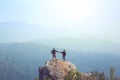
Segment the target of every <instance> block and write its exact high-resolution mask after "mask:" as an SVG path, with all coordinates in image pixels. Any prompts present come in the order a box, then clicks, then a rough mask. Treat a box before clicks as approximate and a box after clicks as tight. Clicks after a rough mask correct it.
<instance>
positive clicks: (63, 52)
mask: <svg viewBox="0 0 120 80" xmlns="http://www.w3.org/2000/svg"><path fill="white" fill-rule="evenodd" d="M60 53H62V60H64V61H65V56H66V51H65V50H63V51H62V52H60Z"/></svg>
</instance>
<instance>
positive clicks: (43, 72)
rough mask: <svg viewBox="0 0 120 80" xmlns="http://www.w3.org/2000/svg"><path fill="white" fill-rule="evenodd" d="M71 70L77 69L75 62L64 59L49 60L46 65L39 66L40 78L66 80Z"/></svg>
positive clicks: (43, 79) (42, 79)
mask: <svg viewBox="0 0 120 80" xmlns="http://www.w3.org/2000/svg"><path fill="white" fill-rule="evenodd" d="M69 71H72V72H75V71H76V67H75V65H74V64H72V63H70V62H68V61H63V60H49V61H47V62H46V64H45V67H40V68H39V79H40V80H47V79H48V78H50V79H52V80H64V77H65V76H66V75H67V74H68V72H69Z"/></svg>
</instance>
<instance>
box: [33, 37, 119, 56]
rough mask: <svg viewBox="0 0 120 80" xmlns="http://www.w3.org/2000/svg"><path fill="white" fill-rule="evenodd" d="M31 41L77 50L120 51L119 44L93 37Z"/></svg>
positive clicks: (88, 51)
mask: <svg viewBox="0 0 120 80" xmlns="http://www.w3.org/2000/svg"><path fill="white" fill-rule="evenodd" d="M31 42H33V43H40V44H44V45H47V46H50V47H57V48H62V49H67V50H72V51H79V52H87V53H90V52H93V53H94V52H96V53H97V52H100V53H118V54H119V53H120V44H116V43H112V42H108V41H105V40H100V39H95V38H84V39H82V38H70V37H68V38H57V39H43V40H42V39H41V40H33V41H31Z"/></svg>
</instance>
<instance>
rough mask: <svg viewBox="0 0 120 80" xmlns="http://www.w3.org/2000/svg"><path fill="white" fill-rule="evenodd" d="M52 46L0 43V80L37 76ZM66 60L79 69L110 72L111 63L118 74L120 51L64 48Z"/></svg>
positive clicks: (58, 56)
mask: <svg viewBox="0 0 120 80" xmlns="http://www.w3.org/2000/svg"><path fill="white" fill-rule="evenodd" d="M51 49H52V47H48V46H46V45H43V44H38V43H4V44H0V80H8V79H9V80H34V79H35V78H37V77H38V67H39V66H41V65H44V62H45V61H47V60H50V59H51V58H52V55H51V53H50V52H51ZM57 50H60V51H61V50H62V49H61V48H58V49H57ZM57 59H61V54H57ZM66 60H67V61H70V62H72V63H73V64H75V65H76V67H77V68H78V70H80V71H81V72H90V71H92V70H97V71H100V72H103V71H105V72H106V74H107V75H109V74H108V73H109V67H114V68H115V70H116V75H117V76H120V64H119V62H120V55H119V54H103V53H96V54H95V53H84V52H80V51H79V52H77V51H76V52H75V51H70V50H67V56H66Z"/></svg>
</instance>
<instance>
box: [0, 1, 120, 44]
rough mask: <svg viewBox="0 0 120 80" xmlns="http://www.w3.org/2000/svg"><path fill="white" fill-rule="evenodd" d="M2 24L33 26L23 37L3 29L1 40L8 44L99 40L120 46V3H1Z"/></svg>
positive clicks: (22, 34) (21, 34)
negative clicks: (43, 39)
mask: <svg viewBox="0 0 120 80" xmlns="http://www.w3.org/2000/svg"><path fill="white" fill-rule="evenodd" d="M0 22H24V23H27V24H28V25H32V28H29V30H28V27H27V28H23V27H22V28H23V29H24V31H23V32H22V30H21V33H19V35H17V33H18V32H19V30H17V28H15V29H16V30H15V29H14V28H11V29H10V27H11V26H10V27H9V28H8V29H6V28H4V30H3V29H2V28H0V29H1V30H0V38H2V39H3V40H6V41H7V39H8V40H9V39H10V38H12V39H14V40H13V41H15V40H17V39H20V38H22V40H23V39H26V38H27V39H26V40H32V39H39V38H40V37H41V38H42V37H43V36H44V37H46V38H47V37H48V38H50V37H52V38H53V37H78V38H81V37H95V38H100V39H104V40H108V41H113V42H119V43H120V36H119V35H120V0H0ZM36 26H37V27H36ZM0 27H2V26H0ZM19 27H20V26H19ZM10 30H11V34H9V33H10V32H9V31H10ZM3 31H4V32H3ZM13 31H14V33H13ZM26 32H27V34H26ZM3 33H4V35H3ZM30 33H32V34H30ZM7 34H9V35H7ZM14 34H16V36H13V35H14ZM1 35H3V36H4V37H3V36H1ZM18 36H21V37H18ZM44 37H43V38H44ZM20 40H21V39H20ZM22 40H21V41H22ZM1 41H2V40H1ZM11 41H12V40H11Z"/></svg>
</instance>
